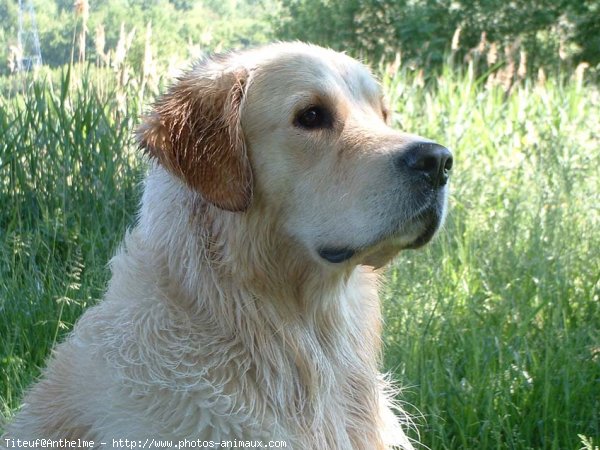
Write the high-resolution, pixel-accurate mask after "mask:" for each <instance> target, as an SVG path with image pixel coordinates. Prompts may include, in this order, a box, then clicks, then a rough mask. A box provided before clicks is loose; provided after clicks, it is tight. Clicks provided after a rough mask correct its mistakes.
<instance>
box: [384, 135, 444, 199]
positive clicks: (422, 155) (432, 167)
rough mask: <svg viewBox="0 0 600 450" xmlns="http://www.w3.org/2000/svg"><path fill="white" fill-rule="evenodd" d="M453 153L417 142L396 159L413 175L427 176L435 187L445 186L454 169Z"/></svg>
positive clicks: (437, 146)
mask: <svg viewBox="0 0 600 450" xmlns="http://www.w3.org/2000/svg"><path fill="white" fill-rule="evenodd" d="M452 163H453V161H452V153H450V150H448V149H447V148H446V147H443V146H441V145H440V144H436V143H433V142H415V143H412V144H410V145H409V146H408V147H407V148H405V149H403V150H402V152H401V153H400V154H399V155H398V156H397V157H396V161H395V164H396V165H397V166H398V167H401V168H403V169H404V170H406V169H408V170H409V171H410V172H411V173H419V174H422V175H425V178H426V179H427V180H428V181H429V182H430V183H431V185H432V186H433V187H436V188H437V187H440V186H444V185H445V184H446V183H447V182H448V176H449V175H450V170H451V169H452Z"/></svg>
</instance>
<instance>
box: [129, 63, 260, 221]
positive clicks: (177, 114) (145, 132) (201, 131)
mask: <svg viewBox="0 0 600 450" xmlns="http://www.w3.org/2000/svg"><path fill="white" fill-rule="evenodd" d="M247 78H248V72H247V71H246V69H243V68H236V69H230V68H226V67H222V66H221V65H219V63H218V62H215V61H207V62H204V63H202V64H201V65H199V66H197V67H196V68H194V69H193V70H192V71H190V72H189V73H187V74H186V75H184V76H182V77H181V78H179V79H178V80H177V82H176V83H175V84H174V85H173V86H172V87H171V89H170V90H169V91H168V92H167V93H166V94H165V95H163V97H162V98H160V99H159V100H158V102H157V103H156V105H155V106H154V110H153V111H152V113H151V114H150V115H149V116H147V117H146V118H145V120H144V122H143V123H142V124H141V126H140V127H139V128H138V130H137V137H138V142H139V144H140V147H142V148H143V149H145V151H146V152H147V153H149V154H150V155H151V157H153V158H156V159H157V160H158V161H159V163H160V164H162V165H163V166H164V167H165V168H166V169H167V170H169V171H170V172H171V173H173V174H174V175H176V176H178V177H179V178H181V179H182V180H183V181H185V183H186V184H187V185H188V186H189V187H191V188H192V189H195V190H196V191H198V192H199V193H200V194H201V195H202V197H203V198H204V199H205V200H206V201H208V202H210V203H212V204H214V205H216V206H218V207H219V208H222V209H226V210H229V211H244V210H246V209H247V208H248V206H249V204H250V201H251V198H252V170H251V167H250V162H249V159H248V155H247V153H246V144H245V142H244V136H243V133H242V130H241V126H240V108H241V106H242V102H243V98H244V92H245V86H246V82H247Z"/></svg>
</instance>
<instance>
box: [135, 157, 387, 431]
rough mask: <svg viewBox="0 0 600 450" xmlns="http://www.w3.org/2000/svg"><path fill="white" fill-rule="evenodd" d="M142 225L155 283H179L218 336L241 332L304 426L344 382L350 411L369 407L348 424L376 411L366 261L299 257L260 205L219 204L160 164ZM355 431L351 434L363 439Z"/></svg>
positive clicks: (376, 316) (371, 277)
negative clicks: (332, 265) (330, 266)
mask: <svg viewBox="0 0 600 450" xmlns="http://www.w3.org/2000/svg"><path fill="white" fill-rule="evenodd" d="M150 201H152V202H154V204H152V203H150ZM156 202H159V203H160V204H156ZM138 231H139V232H141V236H142V239H143V241H144V242H145V243H144V246H145V247H147V248H148V249H149V251H150V254H153V255H155V257H156V258H159V259H160V260H161V263H160V264H153V267H162V269H161V270H163V271H164V273H162V274H161V276H157V279H161V280H165V279H166V280H169V281H168V286H164V287H161V288H160V289H161V290H168V291H169V292H171V293H173V292H178V294H177V295H173V294H170V295H167V296H164V298H165V299H166V301H177V302H179V303H180V307H181V308H182V309H184V310H185V311H186V312H189V315H190V317H191V319H192V321H193V322H194V323H197V324H198V323H199V324H202V323H210V325H211V326H210V329H211V330H219V333H222V335H221V336H217V337H215V339H213V340H214V341H215V342H218V340H219V339H218V338H223V337H225V336H232V337H233V336H235V339H236V340H240V344H241V345H242V346H243V347H244V348H245V350H244V353H245V354H247V355H248V356H246V357H250V358H251V359H254V360H255V362H254V363H253V364H252V366H253V367H255V370H256V371H257V372H256V373H255V374H254V375H252V377H251V378H252V379H256V380H260V382H261V386H263V388H264V389H265V395H266V396H267V397H269V398H270V400H269V402H273V403H275V404H278V405H279V406H278V408H283V409H289V414H288V416H289V417H298V420H299V421H301V422H303V423H304V424H303V425H301V426H305V427H309V428H310V427H311V423H323V420H325V423H326V422H327V420H326V419H324V418H323V417H324V416H326V415H327V414H330V413H331V412H328V410H326V409H324V408H325V406H324V405H327V402H326V401H325V402H324V401H322V400H321V401H314V399H315V398H318V397H319V396H323V395H328V394H327V393H331V392H334V391H336V390H340V389H341V390H342V391H343V392H345V394H342V395H341V398H345V397H344V396H345V395H349V396H350V397H348V398H347V399H346V400H344V401H347V402H349V403H350V404H354V403H357V404H356V405H354V406H352V407H351V410H352V411H354V409H352V408H356V411H359V410H360V409H361V408H362V409H366V410H370V411H371V414H370V415H369V414H366V415H364V414H358V415H357V416H356V417H354V416H353V417H348V418H347V420H349V421H350V422H351V423H353V422H354V421H356V423H355V424H354V425H352V424H349V425H348V426H349V427H351V428H353V427H354V426H356V427H357V430H359V429H364V428H365V427H366V424H364V423H362V424H361V420H362V419H360V417H376V416H377V407H378V406H377V399H376V397H374V392H375V391H376V387H375V385H374V384H373V380H375V379H376V378H377V365H378V360H379V354H380V331H381V326H380V322H381V319H380V312H379V303H378V297H377V278H378V276H377V274H376V273H374V272H373V271H372V270H371V269H369V268H365V267H361V266H359V267H354V268H348V269H346V270H337V271H334V270H324V266H323V265H322V264H319V263H318V262H315V261H313V262H310V261H309V260H308V259H306V260H303V259H302V254H303V252H302V251H301V249H299V248H298V247H296V246H295V245H296V244H294V243H293V242H291V241H290V240H289V239H286V237H285V236H284V235H283V234H282V233H281V232H280V231H279V230H278V229H277V224H274V223H270V222H268V220H267V219H266V217H265V216H264V215H262V214H261V212H260V211H254V212H250V213H248V212H246V213H231V212H225V211H222V210H219V209H217V208H215V207H214V206H212V205H209V204H207V203H206V202H204V201H202V200H201V199H200V196H199V195H198V194H196V193H195V192H193V191H191V190H190V189H189V188H187V187H186V186H184V185H183V184H182V183H180V182H179V181H178V180H176V179H175V178H173V177H172V176H171V175H169V174H168V173H166V172H165V171H164V170H163V169H161V168H160V167H158V168H154V170H153V171H152V172H151V173H150V175H149V176H148V178H147V180H146V184H145V192H144V197H143V200H142V209H141V212H140V217H139V224H138ZM307 256H308V255H307ZM208 328H209V327H206V328H205V330H207V329H208ZM206 332H207V331H204V333H206ZM332 398H335V397H332ZM337 398H340V397H337ZM311 399H312V400H311ZM265 404H267V403H265ZM311 405H312V406H311ZM359 405H360V406H359ZM347 406H348V405H346V406H342V405H338V407H340V408H342V407H343V408H345V407H347ZM329 407H334V408H335V407H336V406H335V405H329ZM300 411H302V414H300V415H298V413H299V412H300ZM353 414H354V413H352V414H351V415H353ZM319 421H321V422H319ZM360 433H361V432H360V431H357V433H356V435H354V432H352V433H351V434H352V435H354V437H353V438H351V439H365V437H364V436H363V437H359V435H360ZM330 438H331V439H337V438H335V437H333V436H330ZM370 438H372V439H377V438H376V437H374V436H371V437H370Z"/></svg>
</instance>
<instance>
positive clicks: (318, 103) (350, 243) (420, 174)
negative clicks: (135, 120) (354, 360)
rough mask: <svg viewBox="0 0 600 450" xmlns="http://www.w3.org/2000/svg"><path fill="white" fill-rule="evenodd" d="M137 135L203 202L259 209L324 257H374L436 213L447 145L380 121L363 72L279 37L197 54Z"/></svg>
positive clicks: (379, 97)
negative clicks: (256, 45) (238, 49)
mask: <svg viewBox="0 0 600 450" xmlns="http://www.w3.org/2000/svg"><path fill="white" fill-rule="evenodd" d="M138 136H139V141H140V144H141V146H142V147H144V148H145V149H146V150H147V151H148V152H149V153H150V155H152V156H153V157H154V158H156V159H157V160H158V161H159V162H160V163H161V164H162V165H163V166H164V167H165V168H166V169H167V170H168V171H170V172H171V173H172V174H173V175H175V176H177V177H179V178H180V179H182V180H183V181H184V182H185V183H186V184H187V185H188V186H189V187H190V188H191V189H193V190H195V191H197V192H199V193H200V194H201V196H202V198H203V199H204V200H205V201H207V202H210V203H212V204H214V205H215V206H217V207H219V208H221V209H223V210H228V211H234V212H238V213H245V214H251V213H252V211H259V210H260V211H261V212H263V213H264V211H267V214H266V216H268V217H265V220H275V221H278V224H279V225H281V227H280V229H281V230H283V231H282V232H284V233H285V234H286V235H287V236H288V237H289V238H290V239H293V240H295V241H296V242H297V243H299V244H300V245H301V246H302V247H303V248H305V249H306V251H307V253H308V254H309V255H311V257H313V258H315V259H316V260H318V261H320V262H323V263H325V264H329V265H339V264H342V263H346V262H349V263H351V264H369V265H374V266H380V265H383V264H385V263H386V262H387V261H388V260H389V259H390V258H391V257H393V256H394V255H395V254H396V253H397V252H398V251H399V250H401V249H404V248H416V247H419V246H421V245H423V244H425V243H426V242H428V241H429V240H430V239H431V237H432V236H433V235H434V233H435V232H436V230H437V229H438V228H439V226H440V224H441V222H442V220H443V217H444V210H445V205H446V197H447V187H446V183H447V180H448V175H449V172H450V169H451V167H452V156H451V154H450V152H449V151H448V150H447V149H446V148H444V147H442V146H441V145H438V144H436V143H434V142H431V141H429V140H427V139H424V138H421V137H419V136H415V135H412V134H408V133H404V132H400V131H396V130H394V129H392V128H390V126H389V112H388V109H387V107H386V105H385V103H384V101H383V94H382V91H381V88H380V86H379V84H378V83H377V82H376V81H375V80H374V78H373V77H372V75H371V74H370V72H369V71H368V69H367V68H366V67H365V66H363V65H362V64H360V63H359V62H357V61H356V60H354V59H352V58H350V57H348V56H346V55H344V54H341V53H337V52H334V51H332V50H327V49H323V48H320V47H316V46H309V45H305V44H300V43H293V44H285V43H282V44H274V45H271V46H267V47H263V48H260V49H256V50H250V51H247V52H243V53H232V54H229V55H225V56H219V57H213V58H209V59H207V60H205V61H203V62H201V63H200V64H199V65H197V66H196V67H195V68H194V69H192V70H191V71H190V72H188V73H187V74H186V75H184V76H183V77H181V78H180V79H179V80H178V81H177V82H176V83H175V84H174V85H173V87H172V88H171V89H170V90H169V92H168V93H167V94H165V95H164V96H163V97H162V98H161V99H160V100H159V101H158V102H157V104H156V106H155V108H154V111H153V112H152V113H151V114H150V115H149V116H148V117H147V118H146V120H145V122H144V123H143V124H142V126H141V127H140V129H139V130H138Z"/></svg>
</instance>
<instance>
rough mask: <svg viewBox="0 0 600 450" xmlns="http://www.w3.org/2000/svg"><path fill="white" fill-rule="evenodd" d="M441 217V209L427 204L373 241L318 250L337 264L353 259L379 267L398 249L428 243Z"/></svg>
mask: <svg viewBox="0 0 600 450" xmlns="http://www.w3.org/2000/svg"><path fill="white" fill-rule="evenodd" d="M442 221H443V212H442V210H441V209H440V208H438V207H436V206H431V207H429V208H426V209H425V210H424V211H421V212H419V213H418V214H417V215H416V216H415V217H413V218H411V219H410V220H408V221H404V222H403V223H400V224H397V225H396V226H394V227H391V230H392V231H387V232H384V233H382V234H381V235H379V236H378V237H377V238H376V239H374V240H373V242H372V243H370V244H368V245H365V246H361V247H359V248H353V247H347V246H331V247H328V246H324V247H321V248H319V249H318V251H317V253H318V254H319V256H320V257H321V258H323V259H324V260H325V261H327V262H329V263H333V264H340V263H343V262H346V261H349V260H351V259H355V260H356V262H357V264H364V265H368V266H373V267H375V268H379V267H382V266H384V265H385V264H386V263H388V262H389V261H390V260H391V259H392V258H393V257H394V256H396V254H398V252H400V251H401V250H406V249H417V248H420V247H423V246H424V245H425V244H427V243H428V242H429V241H431V239H432V238H433V236H434V235H435V233H436V231H437V230H438V229H439V228H440V225H441V224H442Z"/></svg>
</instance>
